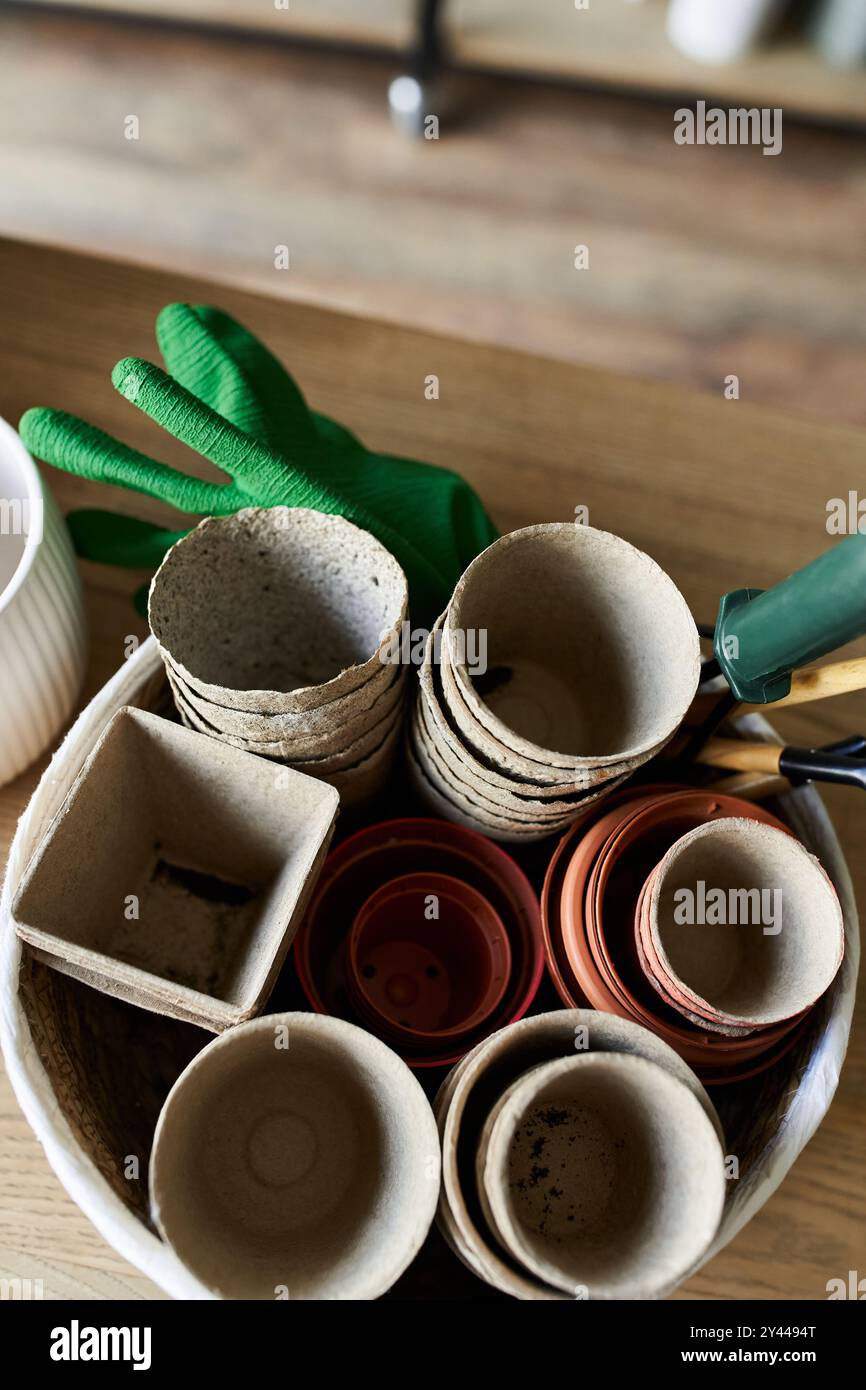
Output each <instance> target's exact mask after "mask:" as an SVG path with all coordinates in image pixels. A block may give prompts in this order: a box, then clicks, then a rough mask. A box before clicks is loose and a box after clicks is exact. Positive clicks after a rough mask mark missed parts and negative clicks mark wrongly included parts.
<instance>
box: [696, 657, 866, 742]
mask: <svg viewBox="0 0 866 1390" xmlns="http://www.w3.org/2000/svg"><path fill="white" fill-rule="evenodd" d="M855 690H866V657H864V656H858V657H852V658H851V659H850V660H848V661H831V662H829V663H828V664H827V665H826V666H810V667H807V668H806V669H805V670H802V671H794V673H793V674H792V676H791V689H790V691H789V692H788V694H787V695H786V696H785V697H784V698H783V699H781V700H775V701H773V702H772V703H771V704H769V705H735V706H734V708H733V709H732V711H731V714H732V715H734V716H736V715H740V714H766V715H769V716H770V717H771V718H772V715H773V711H774V710H777V709H785V708H786V707H788V706H792V705H806V704H808V703H809V702H810V701H811V700H828V699H829V698H830V696H831V695H850V694H851V692H852V691H855ZM718 698H719V692H718V691H701V692H700V694H698V695H696V696H695V698H694V700H693V701H692V704H691V707H690V709H689V712H688V714H687V715H686V720H685V722H686V723H687V724H689V725H694V724H698V723H700V721H701V720H702V719H704V718H706V716H707V715H708V714H709V713H710V711H711V710H712V708H713V707H714V705H715V704H716V702H717V700H718Z"/></svg>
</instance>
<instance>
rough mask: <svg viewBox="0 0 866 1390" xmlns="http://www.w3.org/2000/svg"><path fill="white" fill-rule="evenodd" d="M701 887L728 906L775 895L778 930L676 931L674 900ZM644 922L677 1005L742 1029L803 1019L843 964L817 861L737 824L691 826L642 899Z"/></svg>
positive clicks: (774, 836) (838, 919) (762, 830)
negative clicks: (754, 893)
mask: <svg viewBox="0 0 866 1390" xmlns="http://www.w3.org/2000/svg"><path fill="white" fill-rule="evenodd" d="M700 881H703V883H704V884H705V885H706V888H707V889H708V890H709V889H713V888H714V889H721V890H722V892H723V893H725V895H726V896H727V898H728V901H730V900H731V894H732V893H733V892H736V891H738V890H739V891H740V892H742V891H743V890H746V891H748V890H753V889H757V890H758V891H759V892H761V891H762V890H763V891H765V892H767V893H769V894H774V895H775V894H776V893H777V892H778V895H779V897H778V899H776V902H777V903H778V904H779V905H780V906H781V912H782V920H781V923H778V922H776V923H775V924H769V925H770V927H771V929H770V930H769V931H768V930H766V927H767V925H768V924H767V923H765V924H762V923H761V922H760V921H759V922H758V923H752V922H749V923H745V924H744V923H741V922H740V923H737V924H733V925H732V924H728V923H725V924H721V923H701V924H695V923H678V922H677V920H676V916H677V899H676V894H677V892H678V890H683V889H686V890H689V891H691V892H692V893H695V892H696V885H697V884H698V883H699V882H700ZM770 901H771V902H772V901H773V900H772V899H771V900H770ZM735 906H736V903H735ZM704 915H706V914H704ZM745 915H747V916H750V917H751V916H752V914H751V912H747V913H746V914H745ZM646 922H647V927H648V936H649V940H650V941H651V943H652V948H653V952H654V955H655V956H656V957H657V958H658V961H659V963H660V965H661V968H662V972H663V974H664V976H666V977H667V978H668V979H669V980H670V981H672V982H673V985H674V987H675V988H674V991H673V992H674V994H675V998H676V1000H677V1002H679V1001H680V1000H682V999H685V1000H689V1001H691V1000H694V1001H695V1005H696V1007H697V1008H698V1010H699V1011H700V1012H701V1013H702V1014H705V1015H708V1016H709V1017H715V1018H717V1019H718V1020H719V1021H720V1022H721V1023H728V1024H733V1025H738V1026H740V1027H744V1028H750V1027H767V1026H770V1025H772V1024H779V1023H783V1022H785V1021H786V1020H789V1019H791V1018H794V1017H796V1016H797V1015H799V1014H801V1013H802V1012H803V1011H804V1010H805V1009H807V1008H808V1007H809V1006H810V1005H812V1004H813V1003H814V1002H815V1000H816V999H818V998H819V997H820V996H821V995H822V994H823V993H824V991H825V990H826V989H827V988H828V987H829V986H830V984H831V983H832V981H833V979H834V977H835V975H836V972H837V970H838V969H839V966H840V965H841V963H842V953H843V949H844V932H843V923H842V911H841V908H840V906H839V900H838V897H837V895H836V891H835V889H834V888H833V885H832V884H831V882H830V880H829V878H828V877H827V875H826V873H825V872H824V870H823V869H822V867H821V865H820V864H819V862H818V860H817V859H816V858H815V857H814V855H811V854H809V852H808V851H807V850H806V849H804V847H803V846H802V845H801V844H799V843H798V841H796V840H795V839H794V838H793V837H792V836H790V835H787V834H785V833H783V832H782V831H780V830H777V829H775V828H774V827H773V826H768V825H762V824H760V823H759V822H757V821H754V820H746V819H745V818H731V819H725V820H720V821H716V822H714V823H712V824H710V825H705V826H699V827H698V828H697V829H696V830H693V831H691V832H690V833H689V834H687V835H684V836H683V837H682V839H680V840H678V841H677V842H676V844H675V845H674V846H673V847H672V848H671V849H670V850H669V851H668V853H667V854H666V855H665V857H664V859H663V860H662V861H661V863H660V865H659V869H658V873H657V874H656V875H655V877H654V881H653V885H652V891H651V893H649V894H648V895H647V903H646ZM776 927H778V928H779V929H778V930H776Z"/></svg>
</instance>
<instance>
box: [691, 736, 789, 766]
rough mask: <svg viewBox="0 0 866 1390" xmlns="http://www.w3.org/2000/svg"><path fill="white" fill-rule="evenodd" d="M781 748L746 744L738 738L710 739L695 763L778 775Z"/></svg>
mask: <svg viewBox="0 0 866 1390" xmlns="http://www.w3.org/2000/svg"><path fill="white" fill-rule="evenodd" d="M781 756H782V748H781V745H780V744H778V743H746V742H744V741H743V740H742V739H738V738H711V739H708V740H707V742H706V743H705V744H704V746H703V748H702V749H701V750H700V752H699V753H698V755H697V757H696V759H695V761H696V762H699V763H704V764H706V765H707V766H709V767H730V768H735V769H736V770H737V771H738V772H769V773H773V774H776V775H778V772H779V759H780V758H781Z"/></svg>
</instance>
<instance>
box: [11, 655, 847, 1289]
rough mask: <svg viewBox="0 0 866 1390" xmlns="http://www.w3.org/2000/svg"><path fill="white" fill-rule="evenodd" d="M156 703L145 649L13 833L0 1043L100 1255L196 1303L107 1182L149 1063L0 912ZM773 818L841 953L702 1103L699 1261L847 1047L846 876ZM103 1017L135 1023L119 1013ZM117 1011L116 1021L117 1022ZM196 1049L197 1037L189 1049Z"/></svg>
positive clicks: (808, 1122) (761, 1184)
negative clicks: (93, 756) (721, 1130)
mask: <svg viewBox="0 0 866 1390" xmlns="http://www.w3.org/2000/svg"><path fill="white" fill-rule="evenodd" d="M167 699H168V697H167V690H166V681H165V673H164V669H163V666H162V663H161V661H160V657H159V652H158V649H157V646H156V643H155V641H154V640H153V638H150V639H149V640H148V641H147V642H145V643H144V644H143V645H142V647H141V648H140V649H139V650H138V652H136V654H135V655H134V656H133V657H132V658H130V660H129V661H127V662H126V663H125V664H124V666H123V667H122V669H121V670H120V671H118V672H117V674H116V675H115V676H113V677H112V679H111V680H110V681H109V683H108V684H107V685H106V686H105V687H104V688H103V689H102V690H101V691H100V692H99V694H98V695H97V696H96V697H95V699H94V700H92V701H91V703H90V704H89V705H88V706H87V708H86V709H85V710H84V711H83V713H82V714H81V715H80V716H79V718H78V720H77V722H76V723H75V724H74V725H73V727H72V729H71V730H70V732H69V734H68V735H67V737H66V739H65V741H64V743H63V744H62V746H61V747H60V749H59V750H58V752H57V753H56V754H55V755H54V758H53V759H52V762H51V764H50V765H49V767H48V768H47V770H46V772H45V774H44V776H43V778H42V781H41V782H40V784H39V786H38V787H37V789H36V791H35V793H34V795H33V798H32V800H31V802H30V805H29V806H28V808H27V810H26V811H25V813H24V815H23V817H22V818H21V821H20V822H19V825H18V831H17V834H16V836H15V839H14V841H13V843H12V847H11V850H10V854H9V863H8V869H7V874H6V881H5V883H4V885H3V893H2V898H0V1042H2V1047H3V1055H4V1058H5V1061H6V1067H7V1070H8V1073H9V1076H10V1078H11V1081H12V1085H13V1087H14V1089H15V1094H16V1095H17V1097H18V1100H19V1103H20V1105H21V1108H22V1110H23V1111H24V1114H25V1115H26V1117H27V1119H28V1121H29V1123H30V1124H31V1126H32V1128H33V1130H34V1131H35V1133H36V1135H37V1137H38V1138H39V1140H40V1141H41V1143H42V1145H43V1147H44V1149H45V1152H46V1155H47V1157H48V1160H49V1162H50V1163H51V1166H52V1167H53V1169H54V1171H55V1172H56V1174H57V1176H58V1177H59V1179H60V1181H61V1182H62V1183H63V1186H64V1187H65V1188H66V1190H67V1192H68V1193H69V1195H70V1196H71V1197H72V1198H73V1200H74V1201H76V1202H77V1203H78V1205H79V1206H80V1207H81V1208H82V1210H83V1211H84V1212H85V1213H86V1214H87V1216H89V1217H90V1219H91V1221H92V1222H93V1223H94V1225H95V1226H96V1227H97V1229H98V1230H99V1231H100V1233H101V1234H102V1235H103V1236H104V1238H105V1239H106V1240H107V1241H108V1242H109V1244H110V1245H112V1246H113V1247H114V1249H115V1250H117V1251H118V1252H119V1253H120V1254H121V1255H123V1256H125V1258H126V1259H128V1260H130V1261H131V1262H132V1264H134V1265H136V1266H137V1267H138V1269H140V1270H141V1271H142V1272H143V1273H144V1274H146V1275H148V1276H149V1277H150V1278H151V1279H153V1280H154V1281H155V1282H156V1283H157V1284H158V1285H159V1286H160V1287H161V1288H162V1289H164V1290H165V1291H166V1292H167V1293H168V1294H171V1295H172V1296H174V1297H175V1298H199V1299H200V1298H208V1297H209V1296H210V1295H209V1294H208V1293H207V1291H206V1290H205V1289H203V1288H202V1286H201V1285H200V1284H198V1283H197V1282H196V1281H195V1280H194V1279H193V1278H192V1276H191V1275H190V1274H189V1273H188V1272H187V1271H186V1270H185V1269H184V1268H183V1267H182V1266H181V1265H180V1263H179V1261H178V1260H177V1259H176V1258H175V1256H174V1255H173V1254H172V1252H171V1251H170V1250H169V1249H168V1247H167V1246H166V1245H165V1244H163V1242H162V1241H161V1240H160V1239H159V1238H158V1236H157V1235H156V1233H155V1231H154V1229H153V1227H152V1226H151V1225H149V1224H148V1221H147V1210H146V1206H144V1205H142V1203H141V1202H140V1201H139V1202H138V1204H136V1202H135V1200H134V1199H133V1197H132V1195H131V1194H130V1195H129V1196H127V1191H126V1190H127V1189H128V1188H129V1184H124V1183H123V1182H118V1181H117V1172H118V1169H119V1167H120V1166H121V1163H122V1155H123V1153H124V1152H125V1150H124V1148H123V1147H122V1146H123V1145H124V1144H125V1143H126V1140H127V1135H126V1133H125V1131H124V1130H123V1126H122V1125H121V1127H120V1128H121V1133H120V1134H119V1135H118V1134H117V1133H115V1132H114V1130H113V1124H114V1121H115V1118H116V1116H117V1114H118V1111H119V1109H120V1107H119V1104H118V1095H117V1091H116V1085H117V1082H116V1078H117V1076H119V1075H122V1077H123V1082H122V1084H123V1086H124V1087H125V1088H127V1089H129V1090H130V1092H131V1093H132V1094H133V1095H135V1096H137V1095H138V1093H139V1090H138V1088H139V1084H140V1085H141V1088H142V1090H145V1089H147V1086H148V1077H147V1075H146V1073H145V1069H146V1067H147V1066H148V1065H149V1064H150V1053H149V1051H148V1050H147V1048H146V1047H145V1048H143V1047H142V1044H141V1037H140V1036H137V1037H136V1038H135V1041H136V1042H137V1043H138V1051H137V1052H136V1053H130V1054H129V1055H126V1054H124V1055H123V1056H121V1057H120V1063H121V1070H120V1071H118V1067H117V1065H116V1059H115V1058H114V1057H113V1056H112V1057H110V1058H109V1059H107V1060H108V1062H109V1063H110V1065H106V1061H105V1057H106V1052H107V1051H108V1052H111V1051H112V1048H113V1047H114V1046H115V1045H116V1044H115V1040H114V1038H112V1037H111V1036H110V1033H111V1025H110V1021H109V1019H108V1016H107V1015H106V1016H105V1028H104V1029H103V1028H100V1030H99V1034H98V1036H96V1037H92V1036H90V1035H89V1034H88V1032H87V1028H86V1020H84V1021H83V1022H82V1019H81V1017H80V1013H81V1004H82V1000H81V996H80V995H79V996H73V997H72V1000H71V1002H70V996H68V995H66V994H64V993H63V991H64V990H68V989H69V987H70V982H68V981H66V979H65V977H64V976H61V975H59V974H58V973H57V972H56V971H51V970H48V969H46V968H45V967H43V968H42V973H41V975H39V976H38V977H37V978H34V976H33V974H32V968H29V967H31V963H30V962H28V961H27V959H26V958H25V959H24V960H23V961H22V950H21V946H20V943H19V941H18V938H17V936H16V934H15V927H14V923H13V921H12V917H11V910H10V907H11V901H12V897H13V896H14V893H15V890H16V887H17V885H18V882H19V880H20V878H21V875H22V873H23V870H24V867H25V865H26V864H27V861H28V860H29V858H30V856H31V854H32V853H33V851H34V850H35V848H36V846H37V845H38V844H39V842H40V840H41V839H42V837H43V835H44V834H45V831H46V829H47V827H48V825H49V824H50V822H51V820H52V818H53V817H54V816H55V815H56V813H57V811H58V810H59V808H60V806H61V805H62V803H63V800H64V798H65V796H66V793H67V792H68V790H69V788H70V786H71V785H72V782H73V781H74V779H75V777H76V775H77V773H78V772H79V770H80V768H81V766H82V764H83V762H84V760H85V759H86V757H87V755H88V754H89V753H90V751H91V749H92V748H93V746H94V744H95V743H96V741H97V739H98V738H99V736H100V734H101V733H102V731H103V730H104V728H105V726H106V724H107V723H108V721H109V720H110V719H111V717H112V715H113V714H114V713H115V712H116V710H118V709H119V708H120V707H121V706H122V705H126V704H130V705H135V706H138V707H140V708H146V709H157V710H158V709H160V708H162V709H165V708H166V706H167ZM747 727H749V729H750V732H751V734H752V736H753V737H769V736H770V735H771V734H772V730H771V728H770V726H769V724H768V723H767V721H766V720H764V719H762V718H760V717H759V716H750V718H749V721H748V725H747ZM783 814H784V816H785V818H786V819H787V820H788V821H789V823H790V824H791V825H792V826H793V828H794V829H795V830H796V832H797V834H798V835H799V836H800V838H801V839H802V840H803V841H804V843H805V844H806V845H807V846H808V847H809V848H810V849H811V850H812V851H813V852H814V853H815V854H817V855H818V856H819V857H820V859H821V862H822V864H823V865H824V867H825V869H826V870H827V872H828V874H829V875H830V877H831V878H832V880H833V882H834V884H835V885H836V889H837V891H838V893H839V897H840V900H841V903H842V910H843V915H844V919H845V952H846V954H845V960H844V961H843V964H842V968H841V970H840V972H839V974H838V975H837V977H836V980H835V981H834V983H833V985H832V986H831V988H830V990H829V991H828V992H827V994H826V995H825V997H824V999H823V1000H822V1001H821V1002H820V1003H819V1004H818V1006H817V1007H816V1009H815V1011H814V1014H813V1015H812V1019H811V1022H810V1027H809V1030H808V1032H807V1033H806V1034H805V1035H804V1036H803V1037H802V1038H801V1039H800V1040H799V1041H798V1044H797V1046H796V1048H795V1049H793V1050H792V1052H791V1053H789V1054H788V1056H787V1057H785V1058H784V1059H783V1060H782V1061H780V1062H779V1064H778V1065H777V1066H776V1067H774V1068H773V1069H772V1070H771V1071H770V1072H768V1073H767V1074H766V1075H765V1077H764V1078H763V1079H762V1080H761V1082H760V1084H759V1085H757V1086H756V1087H754V1088H752V1089H750V1090H748V1091H747V1092H745V1093H742V1092H741V1093H740V1095H739V1097H738V1096H737V1095H736V1094H734V1093H735V1092H736V1091H737V1090H738V1089H739V1088H734V1087H731V1088H728V1087H722V1088H720V1091H721V1094H719V1095H717V1096H714V1099H715V1100H716V1101H717V1104H718V1105H719V1108H720V1112H721V1114H722V1118H723V1120H724V1123H725V1129H726V1135H727V1140H728V1150H729V1152H733V1153H736V1154H737V1155H738V1156H739V1157H740V1159H741V1168H742V1174H741V1177H740V1179H739V1181H738V1182H736V1183H730V1184H729V1185H728V1186H729V1191H728V1197H727V1202H726V1205H725V1212H724V1215H723V1218H722V1223H721V1226H720V1228H719V1231H718V1235H717V1237H716V1240H715V1242H714V1245H713V1247H712V1249H711V1251H710V1256H712V1255H713V1254H715V1253H716V1252H717V1251H718V1250H720V1249H721V1248H722V1247H723V1246H725V1245H726V1244H727V1243H728V1242H729V1241H730V1240H732V1239H733V1237H734V1236H735V1235H736V1234H737V1232H738V1231H739V1230H741V1229H742V1227H743V1226H744V1225H745V1224H746V1222H747V1221H749V1220H750V1219H751V1218H752V1217H753V1216H754V1215H755V1213H756V1212H757V1211H758V1210H760V1208H761V1207H762V1206H763V1205H764V1203H765V1202H766V1201H767V1199H768V1198H769V1197H770V1196H771V1195H772V1193H773V1192H774V1191H775V1189H776V1188H777V1187H778V1185H779V1183H780V1182H781V1181H782V1179H783V1178H784V1177H785V1175H786V1174H787V1173H788V1171H789V1169H790V1168H791V1166H792V1164H793V1163H794V1161H795V1160H796V1158H797V1157H798V1155H799V1154H800V1152H801V1151H802V1149H803V1148H804V1147H805V1145H806V1144H807V1143H808V1141H809V1139H810V1138H811V1137H812V1135H813V1134H814V1132H815V1130H816V1129H817V1127H818V1125H819V1124H820V1122H821V1120H822V1119H823V1117H824V1115H825V1114H826V1112H827V1109H828V1107H829V1105H830V1102H831V1100H832V1099H833V1094H834V1092H835V1090H836V1086H837V1083H838V1080H839V1072H840V1069H841V1066H842V1062H843V1059H844V1057H845V1049H846V1047H847V1044H848V1032H849V1029H850V1025H851V1015H852V1012H853V1007H854V991H855V983H856V979H857V966H858V961H859V955H860V942H859V931H858V924H857V911H856V907H855V904H854V897H853V893H852V889H851V881H850V877H849V874H848V870H847V867H846V865H845V861H844V859H843V857H842V852H841V849H840V847H839V842H838V840H837V839H836V835H835V832H834V830H833V827H832V825H831V823H830V820H829V818H828V816H827V813H826V811H825V810H824V806H823V803H822V802H821V798H820V797H819V796H818V793H817V792H816V791H815V790H814V788H812V787H806V788H802V789H800V790H798V791H796V792H793V793H792V794H791V795H789V796H786V797H784V798H783ZM22 964H23V966H24V968H23V969H22ZM78 988H79V989H84V986H78ZM88 993H89V992H88ZM115 1007H122V1008H124V1009H127V1010H129V1011H130V1013H131V1014H136V1013H138V1011H135V1010H131V1008H130V1006H117V1005H115ZM130 1013H127V1014H125V1015H124V1017H125V1018H127V1019H128V1018H129V1016H130ZM138 1032H140V1030H136V1033H138ZM206 1040H207V1038H206V1035H204V1034H203V1035H202V1042H204V1041H206ZM100 1070H102V1071H103V1073H104V1074H103V1075H100ZM171 1079H173V1078H169V1080H171ZM163 1080H164V1078H163ZM113 1087H114V1089H113ZM725 1092H727V1093H728V1094H724V1093H725ZM119 1146H120V1147H119ZM708 1258H709V1257H708Z"/></svg>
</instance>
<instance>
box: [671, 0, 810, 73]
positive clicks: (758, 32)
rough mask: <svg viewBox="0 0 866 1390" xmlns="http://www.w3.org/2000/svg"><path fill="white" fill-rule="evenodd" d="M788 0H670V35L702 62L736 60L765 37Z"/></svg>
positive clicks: (687, 55) (683, 49) (678, 44)
mask: <svg viewBox="0 0 866 1390" xmlns="http://www.w3.org/2000/svg"><path fill="white" fill-rule="evenodd" d="M784 5H785V0H724V3H722V0H670V5H669V7H668V38H669V39H670V41H671V43H672V44H673V45H674V47H675V48H678V49H679V50H680V52H681V53H685V55H686V57H688V58H694V59H695V60H696V61H697V62H699V63H733V62H735V61H736V60H737V59H738V58H742V57H743V55H744V54H745V53H748V51H749V49H750V48H752V47H753V45H754V44H756V43H757V42H758V41H759V40H760V39H762V38H763V37H764V36H765V35H766V33H767V32H768V30H769V29H770V27H771V25H772V24H773V22H774V20H775V19H776V18H777V16H778V15H779V14H780V13H781V11H782V10H783V8H784Z"/></svg>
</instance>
